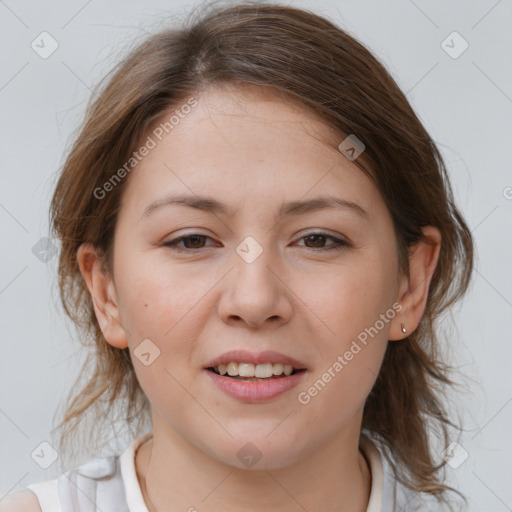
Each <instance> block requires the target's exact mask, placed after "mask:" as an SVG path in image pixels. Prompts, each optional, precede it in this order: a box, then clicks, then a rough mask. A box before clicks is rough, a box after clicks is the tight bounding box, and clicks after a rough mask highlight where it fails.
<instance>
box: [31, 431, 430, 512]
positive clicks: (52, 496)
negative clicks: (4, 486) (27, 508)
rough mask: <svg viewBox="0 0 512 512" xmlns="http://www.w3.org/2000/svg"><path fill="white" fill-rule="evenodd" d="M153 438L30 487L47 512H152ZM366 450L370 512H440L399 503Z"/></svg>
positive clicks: (366, 446) (408, 495) (407, 495)
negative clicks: (140, 465)
mask: <svg viewBox="0 0 512 512" xmlns="http://www.w3.org/2000/svg"><path fill="white" fill-rule="evenodd" d="M151 436H152V433H151V432H148V433H146V434H143V435H142V436H140V437H138V438H137V439H135V440H134V441H133V442H132V443H131V444H130V445H129V446H128V447H127V448H126V450H125V451H124V452H123V453H122V454H121V455H118V456H110V457H103V458H96V459H91V460H89V461H87V462H86V463H85V464H82V465H81V466H79V467H77V468H74V469H71V470H69V471H67V472H65V473H63V474H62V475H61V476H60V477H59V478H57V479H55V480H46V481H44V482H39V483H35V484H32V485H28V486H27V487H28V489H30V490H31V491H33V492H34V493H35V494H36V495H37V498H38V499H39V504H40V506H41V510H42V512H97V511H98V510H101V512H148V509H147V506H146V504H145V502H144V499H143V497H142V491H141V488H140V484H139V481H138V479H137V474H136V472H135V453H136V450H137V448H138V447H139V446H140V445H141V444H142V443H143V442H144V441H146V440H148V439H149V438H150V437H151ZM360 449H361V452H362V453H363V455H364V456H365V458H366V460H367V461H368V465H369V467H370V472H371V477H372V482H371V491H370V500H369V503H368V507H367V509H366V512H392V511H395V510H397V511H399V510H407V511H414V510H417V509H416V507H419V506H420V505H421V507H422V508H421V511H422V512H424V511H426V510H436V509H435V508H434V509H430V508H426V502H425V501H424V500H423V499H420V500H419V501H418V500H417V497H418V496H420V495H418V494H412V491H409V490H408V489H407V490H406V489H403V488H402V487H401V486H400V488H401V491H402V492H401V494H400V493H398V495H397V498H398V499H397V500H396V501H395V498H394V496H393V490H394V487H395V480H394V479H392V478H390V477H389V476H386V475H385V471H384V468H383V460H382V457H381V454H380V452H379V450H378V449H377V447H376V446H375V445H374V444H373V443H372V442H371V441H370V440H368V439H367V438H365V437H364V436H362V437H361V442H360ZM404 505H407V508H402V507H404ZM418 509H419V508H418Z"/></svg>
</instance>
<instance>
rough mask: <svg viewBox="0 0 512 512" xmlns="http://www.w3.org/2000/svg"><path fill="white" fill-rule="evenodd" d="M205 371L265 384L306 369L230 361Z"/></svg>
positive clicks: (280, 364)
mask: <svg viewBox="0 0 512 512" xmlns="http://www.w3.org/2000/svg"><path fill="white" fill-rule="evenodd" d="M207 370H209V371H211V372H212V373H215V374H217V375H220V376H223V377H228V378H231V379H234V380H241V381H245V382H265V381H271V380H276V379H283V378H286V377H289V376H291V375H295V374H296V373H301V372H305V371H306V368H295V367H293V366H292V365H287V364H282V363H270V362H269V363H263V364H253V363H243V362H236V361H231V362H229V363H227V364H219V365H218V366H210V367H208V368H207Z"/></svg>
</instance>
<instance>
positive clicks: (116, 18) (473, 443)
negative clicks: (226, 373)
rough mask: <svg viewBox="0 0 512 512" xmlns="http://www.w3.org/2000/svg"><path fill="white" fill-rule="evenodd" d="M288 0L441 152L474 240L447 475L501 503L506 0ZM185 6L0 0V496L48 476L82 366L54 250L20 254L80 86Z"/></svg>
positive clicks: (508, 297)
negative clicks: (54, 431)
mask: <svg viewBox="0 0 512 512" xmlns="http://www.w3.org/2000/svg"><path fill="white" fill-rule="evenodd" d="M290 3H291V4H292V5H295V6H299V7H306V8H309V9H312V10H314V11H316V12H318V13H320V14H324V15H327V16H328V17H330V18H331V19H333V20H334V21H335V22H337V23H339V24H340V25H341V26H342V27H344V28H345V29H347V30H348V31H349V32H350V33H351V34H353V35H355V36H356V37H357V38H358V39H359V40H361V41H362V42H363V43H365V44H366V45H367V46H368V47H369V48H370V49H371V50H372V51H373V52H374V53H375V54H376V55H377V57H378V58H380V59H381V60H382V61H383V62H384V64H385V65H386V66H387V67H388V69H389V70H390V72H391V73H392V75H393V76H394V77H395V79H396V80H397V82H398V84H399V85H400V86H401V87H402V89H403V90H404V91H405V92H407V97H408V99H409V100H410V102H411V104H412V106H413V108H414V109H415V110H416V112H417V113H418V115H419V116H420V119H421V120H422V121H423V123H424V124H425V126H426V128H427V130H428V131H429V132H430V134H431V135H432V136H433V138H434V140H435V141H436V142H437V143H438V144H439V147H440V149H441V150H442V153H443V155H444V157H445V158H446V162H447V164H448V167H449V171H450V175H451V179H452V183H453V186H454V190H455V196H456V198H457V201H458V204H459V206H460V208H461V209H462V211H463V214H464V215H465V216H466V219H467V220H468V223H469V225H470V227H471V229H472V231H473V234H474V236H475V238H476V243H477V270H476V271H475V274H474V281H473V285H472V288H471V291H470V293H469V295H468V296H467V298H466V299H465V301H464V303H463V304H461V306H460V307H458V308H457V309H456V310H455V312H454V320H455V324H456V326H457V327H456V330H454V331H453V333H452V336H451V337H452V340H451V342H452V344H453V345H452V346H453V347H454V351H455V356H454V357H455V361H454V362H455V363H456V364H458V365H460V367H461V370H463V371H464V372H465V373H466V374H467V375H469V376H470V378H471V379H473V380H474V383H473V384H472V385H471V386H472V387H471V393H472V395H470V394H467V395H466V396H465V397H464V398H463V399H461V400H459V405H460V411H461V412H462V414H463V418H464V421H465V427H466V429H467V432H466V433H465V434H464V435H463V437H462V439H461V445H462V446H463V448H464V449H465V450H466V451H467V452H468V454H469V457H468V459H467V460H466V461H465V462H464V463H463V464H462V465H460V466H459V467H458V468H457V469H452V468H448V470H447V472H448V476H449V478H450V479H451V482H452V483H454V484H455V485H456V486H457V487H458V488H459V489H460V490H461V491H462V492H464V493H465V494H466V495H468V496H469V497H470V500H471V507H470V510H472V511H477V510H478V511H480V510H481V511H484V510H485V511H486V512H489V511H491V510H492V511H505V510H512V486H511V485H510V483H511V470H510V466H511V462H512V438H511V436H510V431H511V427H512V403H511V401H512V385H511V384H512V378H511V370H510V361H511V360H512V343H511V341H512V339H511V335H510V325H511V324H510V318H511V317H512V278H511V273H510V263H511V262H512V241H511V237H512V229H511V228H512V222H511V219H512V172H511V170H510V169H511V164H510V147H511V144H512V138H511V136H512V70H511V60H510V54H511V50H512V30H511V27H512V2H511V1H510V0H500V1H496V0H485V1H484V0H482V1H463V0H460V1H450V2H446V1H442V0H436V1H428V2H427V1H421V0H415V1H414V2H413V1H412V0H395V1H387V2H381V1H377V0H374V1H360V0H340V1H338V2H335V1H332V0H331V1H327V0H326V1H296V2H290ZM191 5H197V2H194V3H192V2H184V1H171V0H167V1H164V0H160V1H159V0H150V1H144V2H143V1H142V0H125V1H123V2H121V1H120V0H115V1H114V0H107V1H100V0H92V1H89V2H86V1H83V0H72V1H68V2H64V1H62V0H50V1H46V2H37V1H35V0H29V1H25V2H20V1H16V0H5V1H4V0H0V45H1V48H2V53H1V68H0V106H1V113H2V115H1V118H0V123H1V126H2V131H1V133H2V136H1V139H0V140H1V143H2V151H1V153H0V158H1V171H0V172H1V189H0V225H1V235H2V236H1V243H2V250H1V253H0V257H1V260H0V261H1V265H0V268H1V272H0V315H1V317H0V318H1V329H2V339H1V343H2V345H1V346H2V352H1V355H2V357H0V375H1V383H0V389H1V396H0V443H1V457H0V491H1V492H0V495H1V493H6V492H8V491H10V490H13V489H18V488H23V487H25V486H26V485H28V484H30V483H33V482H36V481H40V480H44V479H49V478H55V477H56V476H57V475H58V474H59V467H58V463H55V464H53V465H52V466H50V467H49V468H48V469H47V470H43V469H41V468H40V467H39V466H38V465H37V464H36V463H35V462H34V461H33V460H32V458H31V455H30V454H31V453H32V451H33V450H34V449H36V448H37V447H38V446H39V445H40V443H41V442H43V441H49V442H51V438H50V436H49V432H50V430H51V427H52V417H53V414H54V412H55V410H56V407H57V405H58V403H59V400H60V399H61V398H62V396H63V394H64V390H66V389H67V388H68V387H69V386H70V384H71V382H72V381H73V380H74V378H75V375H76V373H77V371H78V369H79V363H80V357H79V355H78V354H77V348H79V345H78V344H77V343H76V342H74V341H71V335H70V334H69V332H68V328H69V326H68V323H67V322H66V320H65V319H64V315H63V313H62V312H61V309H60V307H59V306H58V297H57V288H56V282H55V269H56V262H57V258H56V257H54V258H52V259H50V261H49V262H48V263H46V264H45V263H43V262H41V261H40V260H39V259H38V258H36V256H35V255H34V254H33V252H32V247H33V246H34V245H35V244H36V243H37V242H38V241H39V240H40V239H41V238H42V237H43V236H46V235H47V234H48V226H47V211H48V204H49V199H50V195H51V191H52V186H53V183H54V180H55V175H56V173H57V172H58V170H59V168H60V166H61V165H62V163H63V153H64V150H65V148H66V147H67V145H68V143H69V141H70V140H71V135H72V132H73V130H74V129H75V128H76V127H77V126H78V123H79V122H80V120H81V118H82V115H83V112H84V108H85V104H86V101H87V100H88V98H89V96H90V90H89V89H90V88H92V86H93V85H94V84H96V82H97V81H98V80H99V79H100V78H101V77H102V76H103V75H104V73H105V72H106V71H107V70H108V69H109V68H110V66H111V65H112V64H113V63H114V62H116V61H117V57H118V56H119V53H120V52H122V51H123V48H126V47H127V45H130V44H132V43H133V41H134V39H136V38H138V37H142V36H144V34H145V31H146V30H153V29H157V28H159V27H160V26H161V25H162V19H164V17H165V16H168V15H169V14H172V13H174V14H178V15H181V14H183V13H186V12H187V11H188V8H189V7H190V6H191ZM43 31H47V32H49V33H50V34H51V35H52V37H53V38H55V40H56V41H57V42H58V44H59V47H58V49H57V50H56V51H55V53H53V54H52V55H51V56H50V57H49V58H47V59H42V58H41V57H40V56H39V55H38V54H36V52H35V51H34V50H33V49H32V48H31V42H32V41H33V40H34V39H35V38H36V37H37V36H38V35H39V34H40V33H41V32H43ZM453 31H457V32H458V33H459V34H460V35H461V36H462V37H463V38H464V39H465V40H466V41H467V43H468V44H469V48H468V49H467V50H466V51H465V52H464V53H463V54H462V55H460V56H459V57H458V58H456V59H454V58H452V57H450V56H449V55H448V54H447V53H446V52H445V51H444V49H443V48H442V46H441V43H442V41H443V40H445V38H446V37H447V36H448V35H449V34H451V33H452V32H453ZM454 44H459V43H454ZM456 48H457V46H456ZM459 48H460V46H459Z"/></svg>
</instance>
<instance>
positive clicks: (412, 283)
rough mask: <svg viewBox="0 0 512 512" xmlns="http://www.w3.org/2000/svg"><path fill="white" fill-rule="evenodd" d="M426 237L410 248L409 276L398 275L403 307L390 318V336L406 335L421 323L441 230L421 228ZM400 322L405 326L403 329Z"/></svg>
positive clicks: (435, 261)
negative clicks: (404, 330)
mask: <svg viewBox="0 0 512 512" xmlns="http://www.w3.org/2000/svg"><path fill="white" fill-rule="evenodd" d="M421 231H422V232H423V234H424V235H425V237H426V240H424V241H420V242H418V243H417V244H415V245H414V246H413V247H411V249H410V251H409V277H407V276H406V275H403V274H402V276H401V277H400V284H399V292H398V298H397V301H398V302H399V303H400V304H401V305H402V308H403V309H402V310H401V311H400V313H398V314H397V315H396V316H395V317H394V318H393V320H392V321H391V325H390V330H389V340H401V339H403V338H406V337H407V336H409V335H410V334H411V333H412V332H413V331H414V330H415V329H416V328H417V327H418V324H419V323H420V320H421V317H422V316H423V313H424V312H425V307H426V304H427V298H428V290H429V287H430V281H431V279H432V276H433V274H434V271H435V269H436V265H437V261H438V259H439V252H440V249H441V233H440V232H439V230H438V229H437V228H435V227H434V226H425V227H423V228H422V229H421ZM401 324H404V327H405V328H406V329H407V332H406V333H403V332H402V329H401Z"/></svg>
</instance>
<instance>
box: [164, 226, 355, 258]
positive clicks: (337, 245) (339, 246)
mask: <svg viewBox="0 0 512 512" xmlns="http://www.w3.org/2000/svg"><path fill="white" fill-rule="evenodd" d="M313 236H323V237H324V238H325V239H328V238H330V239H331V240H333V241H334V243H333V244H331V245H329V246H328V247H327V248H325V247H321V248H318V249H315V248H313V247H308V249H313V251H314V252H324V251H332V250H336V251H340V250H343V249H345V248H347V247H352V244H350V243H349V242H347V241H346V240H341V239H339V238H336V237H334V236H332V235H329V234H328V233H323V232H321V231H319V232H315V233H310V234H308V235H306V236H303V237H302V238H300V240H303V239H305V238H310V237H313ZM193 237H204V238H210V237H209V236H206V235H199V234H191V235H187V236H181V237H179V238H176V239H175V240H170V241H169V242H164V243H163V244H162V245H163V246H165V247H170V248H171V249H172V250H173V251H176V252H178V253H182V252H198V251H201V250H203V249H205V247H199V248H196V249H189V248H185V249H182V248H180V247H179V246H178V244H179V243H180V242H182V241H183V240H188V239H190V238H193Z"/></svg>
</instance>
